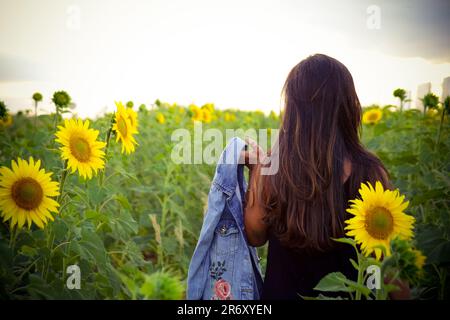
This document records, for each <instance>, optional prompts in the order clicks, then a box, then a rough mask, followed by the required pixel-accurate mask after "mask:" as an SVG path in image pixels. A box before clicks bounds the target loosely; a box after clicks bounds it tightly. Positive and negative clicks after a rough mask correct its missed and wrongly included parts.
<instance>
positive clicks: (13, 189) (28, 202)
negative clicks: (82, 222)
mask: <svg viewBox="0 0 450 320" xmlns="http://www.w3.org/2000/svg"><path fill="white" fill-rule="evenodd" d="M40 166H41V161H40V160H37V161H34V159H33V158H32V157H30V159H29V161H28V162H27V161H26V160H23V159H21V158H18V159H17V162H16V161H14V160H12V161H11V168H12V170H11V169H10V168H8V167H1V168H0V211H1V212H0V214H1V216H2V217H3V222H5V221H8V220H11V227H14V226H15V225H16V224H17V225H18V227H19V228H22V227H23V225H24V224H25V223H27V224H28V228H30V227H31V224H32V223H33V222H34V223H35V224H36V225H37V226H38V227H39V228H44V226H45V225H46V224H47V222H48V220H51V221H53V220H54V218H53V216H52V214H51V212H54V213H57V212H58V209H57V208H58V207H59V204H58V203H57V202H56V201H55V200H53V199H52V198H51V197H55V196H57V195H59V192H58V189H59V183H58V182H56V181H52V180H51V179H50V176H51V175H52V173H51V172H49V173H46V172H45V170H44V169H40Z"/></svg>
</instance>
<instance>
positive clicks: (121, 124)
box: [117, 117, 128, 137]
mask: <svg viewBox="0 0 450 320" xmlns="http://www.w3.org/2000/svg"><path fill="white" fill-rule="evenodd" d="M117 129H119V132H120V134H121V135H122V136H124V137H126V136H127V133H128V128H127V123H126V122H125V119H123V118H122V117H121V118H119V119H118V120H117Z"/></svg>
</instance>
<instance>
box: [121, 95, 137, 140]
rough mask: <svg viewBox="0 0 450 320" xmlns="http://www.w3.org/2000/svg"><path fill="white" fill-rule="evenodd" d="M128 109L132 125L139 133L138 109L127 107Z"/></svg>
mask: <svg viewBox="0 0 450 320" xmlns="http://www.w3.org/2000/svg"><path fill="white" fill-rule="evenodd" d="M119 103H120V102H119ZM126 111H127V114H128V119H129V120H130V125H131V127H132V128H134V129H136V133H137V128H138V121H137V113H136V111H134V110H133V108H128V107H127V108H126Z"/></svg>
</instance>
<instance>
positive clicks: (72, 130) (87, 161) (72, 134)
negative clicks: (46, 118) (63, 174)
mask: <svg viewBox="0 0 450 320" xmlns="http://www.w3.org/2000/svg"><path fill="white" fill-rule="evenodd" d="M58 128H59V130H58V132H56V137H57V139H56V140H55V141H56V142H59V143H61V144H62V146H61V148H60V150H61V152H62V154H61V157H62V158H63V160H67V168H68V169H71V170H72V173H74V172H75V170H78V173H79V174H80V176H82V177H83V178H85V179H86V177H87V178H88V179H91V178H92V172H94V173H95V174H97V171H98V170H99V169H103V168H104V166H105V161H104V159H103V157H104V156H105V152H104V151H103V150H102V149H103V148H104V147H105V145H106V144H105V143H104V142H102V141H98V140H97V136H98V130H94V129H89V120H86V121H84V122H83V121H82V120H81V119H78V120H76V119H70V120H68V119H66V120H65V121H64V126H58Z"/></svg>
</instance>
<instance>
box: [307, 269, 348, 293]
mask: <svg viewBox="0 0 450 320" xmlns="http://www.w3.org/2000/svg"><path fill="white" fill-rule="evenodd" d="M349 282H351V281H350V280H348V279H347V277H346V276H345V275H344V274H342V273H341V272H332V273H329V274H327V275H326V276H325V277H323V278H322V279H321V280H320V281H319V283H318V284H317V286H316V287H315V288H314V290H318V291H325V292H340V291H341V292H354V291H355V288H352V287H348V286H347V285H346V284H347V283H349Z"/></svg>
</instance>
